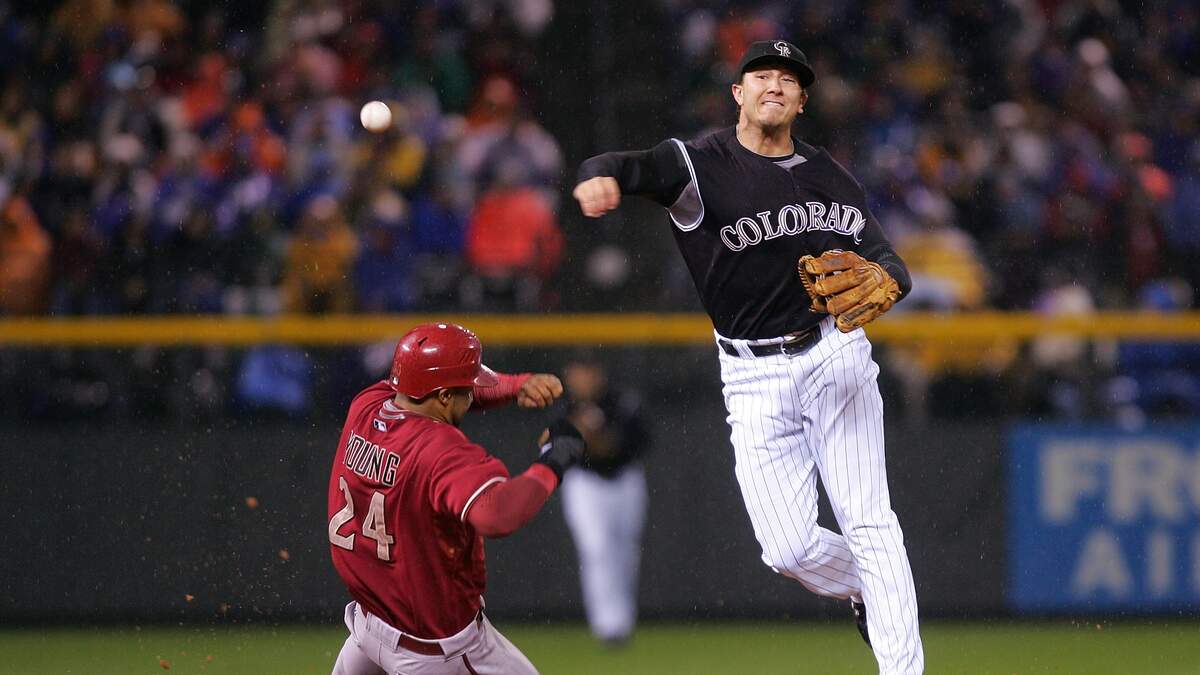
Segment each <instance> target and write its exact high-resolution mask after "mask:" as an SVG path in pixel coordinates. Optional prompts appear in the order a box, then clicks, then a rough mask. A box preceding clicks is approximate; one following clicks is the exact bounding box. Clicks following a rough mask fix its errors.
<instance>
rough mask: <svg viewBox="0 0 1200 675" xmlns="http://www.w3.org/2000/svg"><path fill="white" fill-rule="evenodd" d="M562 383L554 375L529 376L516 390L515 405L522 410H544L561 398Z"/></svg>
mask: <svg viewBox="0 0 1200 675" xmlns="http://www.w3.org/2000/svg"><path fill="white" fill-rule="evenodd" d="M562 393H563V386H562V381H560V380H559V379H558V377H556V376H554V375H546V374H541V373H539V374H537V375H531V376H530V377H529V379H528V380H525V383H524V384H522V385H521V388H520V389H518V390H517V405H519V406H521V407H522V408H545V407H546V406H548V405H550V404H551V403H554V399H556V398H558V397H559V396H562Z"/></svg>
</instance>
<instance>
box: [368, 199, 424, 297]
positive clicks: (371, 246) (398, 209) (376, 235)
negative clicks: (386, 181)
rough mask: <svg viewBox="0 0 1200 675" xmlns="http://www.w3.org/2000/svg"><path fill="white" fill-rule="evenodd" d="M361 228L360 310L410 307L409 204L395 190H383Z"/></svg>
mask: <svg viewBox="0 0 1200 675" xmlns="http://www.w3.org/2000/svg"><path fill="white" fill-rule="evenodd" d="M358 230H359V231H360V232H361V233H362V248H361V251H360V253H359V256H358V260H357V261H356V262H355V263H354V286H355V290H356V291H357V293H358V303H357V307H358V309H359V311H363V312H402V311H404V310H406V309H408V308H409V307H410V306H411V304H412V290H411V289H410V288H409V278H410V276H411V274H412V270H411V269H410V267H411V259H412V253H411V251H410V250H409V246H408V242H409V233H408V204H407V203H405V201H404V198H403V197H401V196H400V195H398V194H396V193H395V192H394V191H392V190H387V189H385V190H381V191H380V192H379V193H378V194H377V195H376V196H375V198H374V199H373V200H372V203H371V205H370V207H369V209H368V211H367V212H366V213H365V214H364V215H363V217H362V220H361V225H360V226H359V228H358Z"/></svg>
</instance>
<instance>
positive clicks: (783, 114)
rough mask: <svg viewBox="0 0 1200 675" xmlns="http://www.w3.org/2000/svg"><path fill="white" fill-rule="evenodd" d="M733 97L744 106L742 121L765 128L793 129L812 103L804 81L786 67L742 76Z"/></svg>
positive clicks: (764, 69)
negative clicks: (801, 110) (801, 111)
mask: <svg viewBox="0 0 1200 675" xmlns="http://www.w3.org/2000/svg"><path fill="white" fill-rule="evenodd" d="M733 98H734V100H735V101H737V102H738V105H740V106H742V113H741V116H742V120H743V121H744V122H748V123H750V124H752V125H754V126H758V127H762V128H774V127H780V126H790V125H791V123H792V121H793V120H795V119H796V115H798V114H799V113H800V108H801V107H803V106H804V102H805V101H806V100H808V93H807V92H805V91H804V87H801V86H800V78H799V77H797V76H796V74H795V73H793V72H792V71H790V70H786V69H783V68H760V69H756V70H749V71H746V72H745V73H743V74H742V81H741V83H740V84H735V85H733Z"/></svg>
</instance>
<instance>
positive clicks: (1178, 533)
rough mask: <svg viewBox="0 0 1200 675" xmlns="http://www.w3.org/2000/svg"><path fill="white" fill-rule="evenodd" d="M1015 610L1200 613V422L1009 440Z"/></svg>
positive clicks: (1032, 430) (1018, 433) (1050, 431)
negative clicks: (1192, 610)
mask: <svg viewBox="0 0 1200 675" xmlns="http://www.w3.org/2000/svg"><path fill="white" fill-rule="evenodd" d="M1008 454H1009V457H1008V467H1009V472H1008V480H1009V486H1008V487H1009V492H1008V495H1009V497H1008V498H1009V527H1008V540H1009V587H1008V598H1009V603H1010V605H1011V607H1012V608H1013V609H1014V610H1016V611H1027V612H1046V611H1049V612H1053V611H1131V612H1153V611H1162V610H1177V609H1200V426H1189V427H1167V428H1153V427H1152V428H1149V429H1147V430H1143V431H1139V432H1130V431H1122V430H1119V429H1116V428H1109V427H1087V428H1083V427H1070V428H1067V427H1061V426H1025V427H1019V428H1017V429H1015V430H1014V432H1013V433H1012V435H1011V437H1010V439H1009V453H1008Z"/></svg>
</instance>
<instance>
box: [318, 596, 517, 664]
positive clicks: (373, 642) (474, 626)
mask: <svg viewBox="0 0 1200 675" xmlns="http://www.w3.org/2000/svg"><path fill="white" fill-rule="evenodd" d="M346 627H347V628H349V629H350V637H348V638H346V642H345V643H344V644H343V645H342V651H341V652H340V653H339V654H338V657H337V662H336V663H334V664H333V674H332V675H392V674H393V673H403V674H404V675H538V671H537V669H536V668H534V667H533V664H532V663H530V662H529V659H527V658H525V655H524V654H522V653H521V650H519V649H517V648H516V646H514V645H513V643H511V642H509V641H508V639H507V638H505V637H504V636H503V635H501V634H500V631H498V630H496V629H495V627H493V626H492V622H491V621H488V619H487V617H486V616H481V617H480V618H479V620H478V621H472V622H471V623H470V624H468V625H467V627H466V628H463V629H462V630H461V631H459V632H458V633H457V634H455V635H451V636H450V637H448V638H445V639H442V640H418V641H419V642H436V643H437V644H438V645H439V646H440V648H441V649H442V650H443V652H444V655H440V656H432V655H427V654H418V653H416V652H413V651H409V650H407V649H405V648H404V647H403V646H401V645H400V644H399V641H400V637H401V636H402V635H403V633H402V632H401V631H399V630H397V629H396V628H394V627H393V626H391V625H389V624H388V623H387V622H386V621H384V620H383V619H380V618H379V617H377V616H374V615H372V614H369V613H367V612H366V611H364V610H363V609H362V608H361V607H359V605H358V603H357V602H351V603H350V604H348V605H346ZM410 637H412V636H410Z"/></svg>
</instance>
